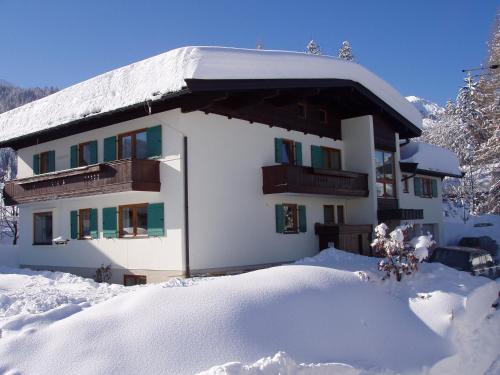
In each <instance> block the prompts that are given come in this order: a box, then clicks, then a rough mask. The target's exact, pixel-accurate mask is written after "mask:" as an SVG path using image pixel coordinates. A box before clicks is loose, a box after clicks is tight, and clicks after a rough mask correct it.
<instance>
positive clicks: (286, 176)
mask: <svg viewBox="0 0 500 375" xmlns="http://www.w3.org/2000/svg"><path fill="white" fill-rule="evenodd" d="M262 181H263V183H262V191H263V193H264V194H276V193H300V194H325V195H337V196H351V197H367V196H368V193H369V190H368V175H367V174H364V173H355V172H347V171H337V170H331V169H319V168H313V167H303V166H296V165H272V166H267V167H262Z"/></svg>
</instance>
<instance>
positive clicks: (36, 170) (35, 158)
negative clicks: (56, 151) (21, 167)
mask: <svg viewBox="0 0 500 375" xmlns="http://www.w3.org/2000/svg"><path fill="white" fill-rule="evenodd" d="M33 174H40V154H35V155H33Z"/></svg>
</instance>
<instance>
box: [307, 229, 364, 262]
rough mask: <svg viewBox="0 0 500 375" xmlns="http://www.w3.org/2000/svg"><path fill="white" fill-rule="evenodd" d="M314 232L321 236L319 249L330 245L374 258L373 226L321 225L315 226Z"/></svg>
mask: <svg viewBox="0 0 500 375" xmlns="http://www.w3.org/2000/svg"><path fill="white" fill-rule="evenodd" d="M314 232H315V233H316V235H318V236H319V249H320V250H323V249H326V248H328V247H330V245H332V244H333V245H334V246H335V247H336V248H337V249H340V250H345V251H349V252H351V253H357V254H362V255H368V256H372V255H373V253H372V250H371V247H370V242H371V236H372V226H371V225H348V224H320V223H316V224H315V225H314Z"/></svg>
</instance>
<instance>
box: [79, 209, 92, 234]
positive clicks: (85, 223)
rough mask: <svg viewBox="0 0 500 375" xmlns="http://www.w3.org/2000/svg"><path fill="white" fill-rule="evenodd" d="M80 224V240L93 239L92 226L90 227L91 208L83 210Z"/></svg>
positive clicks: (80, 215) (80, 213)
mask: <svg viewBox="0 0 500 375" xmlns="http://www.w3.org/2000/svg"><path fill="white" fill-rule="evenodd" d="M79 218H80V221H79V224H80V232H79V233H80V236H79V239H80V240H88V239H91V238H92V236H91V233H90V231H91V225H90V208H86V209H82V210H80V211H79Z"/></svg>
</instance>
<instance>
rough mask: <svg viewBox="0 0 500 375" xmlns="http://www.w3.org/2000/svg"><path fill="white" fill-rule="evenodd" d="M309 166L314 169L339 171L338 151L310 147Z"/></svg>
mask: <svg viewBox="0 0 500 375" xmlns="http://www.w3.org/2000/svg"><path fill="white" fill-rule="evenodd" d="M311 165H312V166H313V167H314V168H328V169H335V170H341V169H342V167H341V161H340V150H338V149H336V148H329V147H322V146H314V145H313V146H311Z"/></svg>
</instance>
